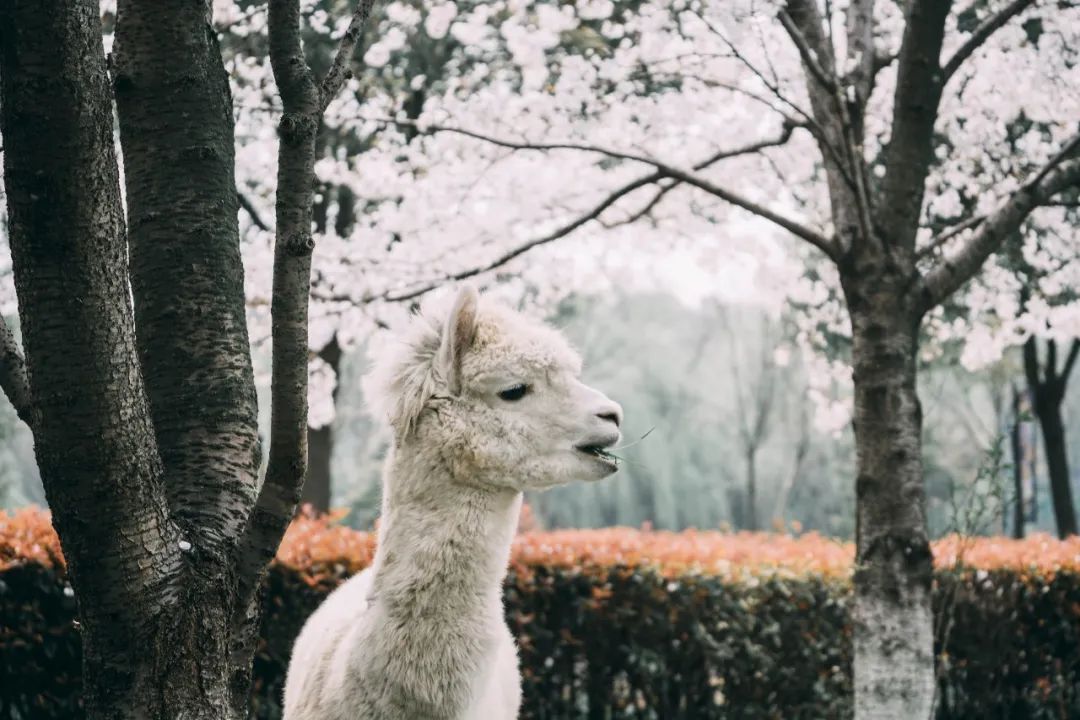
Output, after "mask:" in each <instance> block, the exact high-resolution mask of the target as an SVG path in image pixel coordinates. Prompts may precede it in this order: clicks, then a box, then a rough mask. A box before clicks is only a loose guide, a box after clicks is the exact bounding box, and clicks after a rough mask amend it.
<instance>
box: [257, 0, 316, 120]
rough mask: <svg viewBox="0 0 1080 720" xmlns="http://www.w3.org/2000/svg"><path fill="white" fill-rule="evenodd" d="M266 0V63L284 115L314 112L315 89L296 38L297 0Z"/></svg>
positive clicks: (313, 77)
mask: <svg viewBox="0 0 1080 720" xmlns="http://www.w3.org/2000/svg"><path fill="white" fill-rule="evenodd" d="M269 4H270V16H269V19H268V21H267V33H268V35H269V39H270V65H271V67H272V68H273V70H274V79H275V81H276V82H277V86H278V92H280V93H281V103H282V107H284V108H285V114H286V115H288V114H290V113H306V112H314V111H316V110H317V107H316V103H317V101H318V91H317V89H316V87H315V76H314V75H313V74H312V72H311V68H310V67H309V66H308V63H307V58H306V57H305V56H304V47H303V44H302V42H301V40H300V3H299V2H298V0H270V3H269Z"/></svg>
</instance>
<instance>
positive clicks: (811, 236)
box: [373, 119, 838, 279]
mask: <svg viewBox="0 0 1080 720" xmlns="http://www.w3.org/2000/svg"><path fill="white" fill-rule="evenodd" d="M373 120H374V122H385V123H389V124H398V125H411V126H414V127H417V128H418V130H419V131H420V132H421V133H426V134H432V133H439V132H448V133H456V134H459V135H464V136H466V137H470V138H473V139H476V140H482V141H484V142H487V143H491V144H492V145H496V146H498V147H504V148H509V149H511V150H536V151H542V150H581V151H583V152H591V153H596V154H598V155H603V156H605V157H610V158H615V159H619V160H628V161H634V162H639V163H642V164H644V165H650V166H652V167H654V168H656V173H653V174H652V175H649V176H645V177H649V178H652V179H651V180H649V181H648V182H655V181H657V180H660V179H663V178H672V179H674V180H678V181H680V182H683V183H686V184H687V185H692V186H694V187H696V188H698V189H700V190H704V191H705V192H707V193H709V194H710V195H713V196H715V197H718V198H720V199H721V200H724V201H725V202H728V203H730V204H732V205H735V206H736V207H740V208H742V209H743V210H746V211H748V212H750V213H753V214H754V215H757V216H759V217H761V218H764V219H765V220H768V221H769V222H771V223H773V224H775V225H779V226H780V227H782V228H784V229H785V230H787V231H788V232H790V233H792V234H793V235H795V236H796V237H798V238H801V239H803V240H805V241H806V242H808V243H810V244H811V245H813V246H815V247H816V248H818V249H819V250H821V251H822V252H824V253H825V254H826V255H828V256H829V257H830V258H832V259H834V260H835V259H836V258H837V257H838V253H837V250H836V248H835V246H834V244H833V243H832V241H830V240H829V239H828V238H826V237H825V236H824V235H821V234H820V233H818V232H816V231H814V230H812V229H810V228H808V227H805V226H804V225H801V224H799V223H797V222H795V221H794V220H790V219H788V218H785V217H783V216H782V215H780V214H778V213H775V212H773V211H771V210H769V209H768V208H766V207H764V206H762V205H759V204H758V203H755V202H753V201H751V200H749V199H747V198H745V197H743V196H741V195H739V194H737V193H734V192H731V191H730V190H726V189H724V188H721V187H718V186H717V185H714V184H713V183H712V182H710V181H709V180H707V179H705V178H703V177H700V176H698V175H695V174H694V171H693V170H682V169H680V168H677V167H675V166H673V165H668V164H667V163H664V162H662V161H660V160H657V159H655V158H652V157H649V156H647V155H638V154H635V153H628V152H623V151H621V150H613V149H610V148H606V147H603V146H600V145H590V144H588V143H579V142H554V143H534V142H524V141H515V140H507V139H505V138H498V137H493V136H489V135H485V134H483V133H480V132H476V131H473V130H465V129H462V128H456V127H452V126H446V125H419V124H417V123H413V122H410V121H407V120H380V119H373ZM768 144H772V143H771V142H769V143H768ZM759 145H760V144H759V143H755V144H754V145H753V146H752V147H758V146H759ZM761 147H765V145H761ZM745 152H747V151H746V150H739V151H734V152H732V151H729V152H727V153H725V154H724V156H725V157H731V156H732V155H733V154H745ZM639 180H640V178H639ZM637 182H638V181H634V183H637ZM634 183H631V184H634ZM644 184H648V183H644ZM641 186H642V185H636V187H641ZM620 197H621V196H620ZM590 219H591V218H590ZM560 237H561V236H560ZM473 274H476V273H471V274H470V275H469V277H471V275H473ZM451 279H452V278H451Z"/></svg>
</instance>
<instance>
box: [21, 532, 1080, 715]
mask: <svg viewBox="0 0 1080 720" xmlns="http://www.w3.org/2000/svg"><path fill="white" fill-rule="evenodd" d="M373 542H374V541H373V538H372V537H371V536H370V535H366V534H363V533H355V532H353V531H351V530H347V529H345V528H341V527H336V526H333V525H332V524H330V523H328V522H327V521H326V520H311V519H302V520H298V521H297V522H296V523H294V526H293V528H292V529H291V530H290V533H289V536H288V537H287V538H286V541H285V543H283V546H282V549H281V551H280V552H279V554H278V559H277V562H276V563H275V564H274V566H273V567H272V568H271V573H270V578H269V583H268V588H267V592H266V596H265V598H266V599H265V603H266V612H265V615H264V621H263V640H264V642H263V643H262V644H261V646H260V649H259V652H258V655H257V657H256V660H255V691H256V692H255V697H254V698H253V708H254V710H255V713H254V716H255V717H258V718H267V719H271V718H279V717H280V706H279V702H280V694H281V685H282V681H283V676H284V668H285V665H286V663H287V660H288V655H289V650H290V646H291V643H292V640H293V638H294V637H295V635H296V633H297V632H298V630H299V628H300V626H301V625H302V624H303V621H304V618H306V616H307V615H308V613H310V612H311V611H312V610H313V609H314V608H315V607H316V606H317V605H318V603H319V602H320V600H321V599H322V598H323V597H324V596H325V594H326V593H327V592H328V591H329V590H330V589H332V587H334V586H335V585H336V584H337V583H338V582H340V581H341V579H343V578H344V577H347V576H348V575H350V574H352V573H353V572H355V571H356V570H358V569H359V568H360V567H362V566H364V565H366V564H367V563H368V562H370V557H371V553H372V552H373V548H374V546H373ZM935 555H936V557H937V558H938V563H939V571H938V575H937V581H936V583H935V606H936V607H935V609H936V611H937V613H938V614H937V617H939V618H941V619H942V620H943V621H944V622H943V623H942V624H943V627H942V628H941V632H940V633H939V639H940V638H943V639H944V641H945V642H944V648H942V647H940V645H941V643H940V642H939V648H938V653H939V677H940V689H941V692H940V699H939V706H938V707H939V711H938V716H939V717H940V718H957V719H959V718H965V719H966V718H972V719H974V718H980V719H981V718H1017V719H1023V718H1032V719H1039V720H1042V719H1043V718H1046V719H1050V718H1054V719H1063V718H1069V717H1080V541H1078V540H1073V541H1069V542H1059V541H1056V540H1050V539H1049V538H1046V537H1037V538H1032V539H1029V540H1026V541H1022V542H1015V541H1007V540H998V539H984V540H978V541H975V542H973V543H962V542H961V541H959V540H955V539H953V540H948V541H943V542H941V543H938V544H936V545H935ZM656 558H659V560H658V561H657V560H655V559H656ZM850 561H851V547H850V546H849V545H844V544H839V543H834V542H831V541H828V540H825V539H823V538H820V537H817V536H813V535H807V536H803V537H800V538H791V537H787V536H772V535H764V534H762V535H750V534H737V535H722V534H719V533H695V532H687V533H677V534H675V533H649V532H638V531H631V530H602V531H573V532H557V533H529V534H526V535H523V536H520V537H519V539H518V542H517V544H516V546H515V552H514V561H513V565H512V568H511V573H510V577H509V579H508V582H507V586H506V604H507V614H508V618H509V621H510V624H511V628H512V630H513V631H514V633H515V635H516V636H517V638H518V642H519V645H520V648H521V659H522V667H523V675H524V680H525V688H524V694H525V708H524V710H523V713H522V717H523V718H532V719H536V720H555V719H558V720H578V719H580V720H594V719H597V718H654V719H657V720H679V719H690V718H702V719H710V718H747V719H749V720H756V719H758V718H761V719H766V718H784V719H788V718H791V719H799V718H845V717H850V715H851V692H852V689H851V622H850V580H849V576H850ZM75 611H76V608H75V602H74V598H72V597H71V595H70V589H69V588H67V587H66V585H65V584H64V578H63V560H62V557H60V555H59V552H58V547H57V546H56V545H55V537H54V536H51V531H50V530H48V521H47V517H45V516H44V515H43V514H41V513H36V514H27V513H20V514H19V515H18V516H16V517H14V518H12V517H10V516H5V515H3V514H2V513H0V720H8V719H9V718H19V719H23V718H34V719H35V720H37V719H38V718H40V719H42V720H45V719H48V718H78V717H79V716H80V712H79V700H78V698H79V637H78V633H77V631H76V630H74V629H73V626H72V622H73V619H74V616H75Z"/></svg>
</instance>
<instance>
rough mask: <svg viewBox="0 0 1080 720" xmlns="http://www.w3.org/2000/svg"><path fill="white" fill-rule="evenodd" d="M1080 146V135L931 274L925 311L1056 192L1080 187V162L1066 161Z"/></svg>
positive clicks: (969, 274)
mask: <svg viewBox="0 0 1080 720" xmlns="http://www.w3.org/2000/svg"><path fill="white" fill-rule="evenodd" d="M1078 146H1080V133H1078V134H1077V135H1075V136H1073V138H1072V139H1071V140H1069V142H1067V143H1066V144H1065V146H1064V147H1063V148H1062V150H1061V152H1059V153H1058V154H1057V155H1056V156H1055V157H1053V158H1052V159H1051V160H1050V161H1049V162H1047V163H1046V165H1044V166H1043V167H1042V169H1041V170H1039V171H1038V172H1037V173H1036V174H1035V176H1034V177H1033V178H1032V179H1031V180H1029V181H1028V182H1027V183H1025V184H1024V186H1023V187H1021V188H1020V189H1019V190H1017V191H1016V193H1014V194H1013V196H1012V197H1010V198H1009V199H1008V200H1007V201H1005V202H1004V203H1003V204H1002V205H1001V206H1000V207H999V208H998V209H997V210H996V211H994V212H993V213H992V214H991V215H990V216H989V217H987V218H986V220H984V221H983V222H982V224H981V225H980V227H979V229H978V231H977V232H976V233H974V234H973V235H972V236H971V237H970V238H968V240H967V242H966V243H965V244H964V245H963V246H962V247H961V248H960V249H959V250H958V251H957V252H956V253H955V254H954V255H953V256H952V257H950V258H948V259H946V260H943V261H942V262H941V264H940V265H938V266H937V267H935V268H934V269H933V270H931V271H930V272H928V273H927V274H926V276H925V277H924V278H923V281H922V292H923V294H924V298H923V303H922V307H923V311H924V312H925V311H926V310H929V309H931V308H933V307H935V306H936V305H937V304H938V303H940V302H941V301H942V300H944V299H945V298H947V297H948V296H949V295H951V294H952V293H953V292H955V291H956V290H957V289H959V288H960V286H962V285H963V284H964V283H966V282H967V281H968V280H970V279H971V277H972V276H973V275H974V274H975V273H976V272H978V270H979V268H980V267H982V264H983V263H984V262H985V261H986V259H987V258H988V257H990V255H992V254H993V253H994V252H996V251H997V250H998V248H1000V247H1001V245H1002V243H1003V242H1004V241H1005V238H1007V237H1008V236H1009V235H1011V234H1012V233H1014V232H1016V231H1017V230H1018V229H1019V228H1020V225H1021V224H1022V223H1023V222H1024V220H1025V219H1027V217H1028V215H1030V214H1031V211H1032V210H1034V209H1035V208H1037V207H1039V206H1040V205H1042V204H1044V203H1045V202H1047V201H1048V200H1049V199H1050V198H1051V197H1053V196H1054V195H1055V194H1056V193H1058V192H1061V191H1062V190H1065V189H1066V188H1069V187H1074V186H1077V185H1080V159H1073V160H1068V161H1066V158H1068V157H1070V156H1071V155H1073V154H1074V153H1075V152H1076V149H1077V147H1078Z"/></svg>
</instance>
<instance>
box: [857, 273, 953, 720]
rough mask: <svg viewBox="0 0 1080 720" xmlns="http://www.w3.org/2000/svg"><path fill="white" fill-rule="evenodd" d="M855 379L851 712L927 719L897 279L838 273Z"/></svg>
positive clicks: (914, 461) (923, 550)
mask: <svg viewBox="0 0 1080 720" xmlns="http://www.w3.org/2000/svg"><path fill="white" fill-rule="evenodd" d="M842 282H843V285H844V291H845V294H846V296H847V301H848V307H849V310H850V312H851V324H852V336H853V368H854V385H855V403H854V405H855V410H854V412H855V414H854V429H855V442H856V455H857V458H856V463H857V467H856V486H855V492H856V507H857V516H856V548H857V549H856V553H857V557H856V572H855V657H856V658H857V659H858V661H857V662H856V664H855V715H856V717H858V718H860V720H867V719H868V718H880V719H881V720H886V719H889V720H894V719H895V718H912V719H913V720H915V719H918V720H922V719H923V718H929V714H930V708H931V706H932V703H933V693H934V658H933V621H932V614H931V606H930V585H931V580H932V571H933V565H932V559H931V554H930V545H929V541H928V537H927V533H926V518H925V505H926V503H925V497H924V491H923V468H922V447H921V446H922V442H921V432H922V415H921V409H920V406H919V398H918V395H917V393H916V364H915V358H916V347H917V341H918V325H919V313H918V311H917V310H916V309H915V307H914V303H913V302H912V301H911V300H910V299H909V297H910V294H909V293H908V292H907V286H908V285H909V284H910V283H905V282H904V280H903V279H902V278H900V277H896V276H892V275H890V274H888V273H886V272H879V271H876V268H875V267H874V266H873V265H870V264H868V265H867V267H863V268H860V269H859V270H858V271H854V272H848V273H842Z"/></svg>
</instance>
